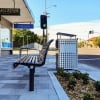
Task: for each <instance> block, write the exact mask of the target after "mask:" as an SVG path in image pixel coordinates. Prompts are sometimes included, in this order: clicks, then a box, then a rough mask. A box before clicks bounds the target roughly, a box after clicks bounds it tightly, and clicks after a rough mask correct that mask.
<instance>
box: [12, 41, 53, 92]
mask: <svg viewBox="0 0 100 100" xmlns="http://www.w3.org/2000/svg"><path fill="white" fill-rule="evenodd" d="M52 41H53V39H52V40H49V41H48V42H47V43H46V44H45V45H44V46H43V47H42V50H41V51H40V53H39V55H37V56H36V55H24V56H22V57H20V58H19V59H18V60H17V61H15V62H14V63H13V68H14V69H15V68H17V67H18V65H24V66H27V67H28V68H29V91H34V73H35V67H40V66H43V65H44V64H45V60H46V56H47V52H48V49H49V46H50V44H51V42H52Z"/></svg>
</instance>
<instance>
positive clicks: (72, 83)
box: [67, 76, 77, 90]
mask: <svg viewBox="0 0 100 100" xmlns="http://www.w3.org/2000/svg"><path fill="white" fill-rule="evenodd" d="M76 83H77V82H76V79H75V78H74V77H73V76H72V77H70V79H69V82H68V85H67V86H68V89H72V90H74V87H75V86H76Z"/></svg>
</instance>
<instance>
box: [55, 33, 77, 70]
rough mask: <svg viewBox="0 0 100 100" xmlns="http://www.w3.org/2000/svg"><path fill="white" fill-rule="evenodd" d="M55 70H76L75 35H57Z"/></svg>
mask: <svg viewBox="0 0 100 100" xmlns="http://www.w3.org/2000/svg"><path fill="white" fill-rule="evenodd" d="M56 48H57V49H58V53H57V54H56V68H61V67H62V68H64V69H68V70H69V69H76V68H77V63H78V53H77V39H76V35H73V34H67V33H60V32H59V33H57V40H56Z"/></svg>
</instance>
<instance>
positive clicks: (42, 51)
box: [37, 39, 53, 65]
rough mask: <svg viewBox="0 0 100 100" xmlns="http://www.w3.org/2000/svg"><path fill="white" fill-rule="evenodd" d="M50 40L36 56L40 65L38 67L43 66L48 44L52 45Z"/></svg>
mask: <svg viewBox="0 0 100 100" xmlns="http://www.w3.org/2000/svg"><path fill="white" fill-rule="evenodd" d="M52 41H53V39H52V40H49V41H48V42H47V43H46V44H45V45H44V46H43V47H42V50H41V51H40V53H39V55H38V58H37V60H38V62H39V63H40V65H44V64H45V60H46V56H47V52H48V49H49V46H50V44H51V43H52Z"/></svg>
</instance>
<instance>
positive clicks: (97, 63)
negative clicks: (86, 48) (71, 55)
mask: <svg viewBox="0 0 100 100" xmlns="http://www.w3.org/2000/svg"><path fill="white" fill-rule="evenodd" d="M78 62H79V63H83V64H87V65H90V66H93V67H97V68H99V69H100V55H78Z"/></svg>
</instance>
